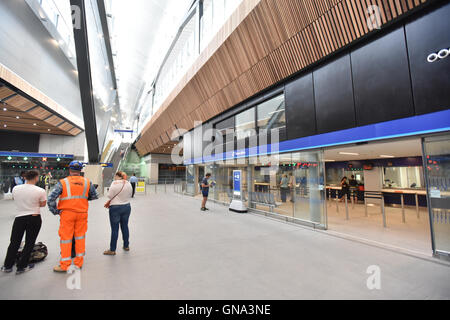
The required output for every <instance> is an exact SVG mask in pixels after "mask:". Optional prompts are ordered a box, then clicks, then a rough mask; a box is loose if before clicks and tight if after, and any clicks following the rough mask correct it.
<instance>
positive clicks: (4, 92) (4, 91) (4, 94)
mask: <svg viewBox="0 0 450 320" xmlns="http://www.w3.org/2000/svg"><path fill="white" fill-rule="evenodd" d="M14 94H15V93H14V91H12V90H10V89H9V88H7V87H0V100H2V99H5V98H8V97H10V96H12V95H14Z"/></svg>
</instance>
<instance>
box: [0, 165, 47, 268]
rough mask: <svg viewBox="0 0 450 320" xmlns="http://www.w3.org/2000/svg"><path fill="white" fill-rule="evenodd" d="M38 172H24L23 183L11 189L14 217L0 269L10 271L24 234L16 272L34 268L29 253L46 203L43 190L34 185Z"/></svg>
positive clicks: (37, 178) (37, 233)
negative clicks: (23, 243) (30, 262)
mask: <svg viewBox="0 0 450 320" xmlns="http://www.w3.org/2000/svg"><path fill="white" fill-rule="evenodd" d="M38 180H39V173H38V172H36V171H29V172H27V173H26V174H25V181H26V183H25V184H22V185H18V186H16V187H15V188H14V190H13V198H14V202H15V204H16V207H17V211H18V212H17V213H18V215H17V216H16V219H15V220H14V224H13V228H12V232H11V243H10V245H9V248H8V252H7V254H6V259H5V263H4V265H3V267H2V268H1V271H2V272H4V273H11V272H12V271H13V266H14V263H15V260H16V256H17V252H18V250H19V248H20V244H21V243H22V238H23V235H24V234H26V236H25V247H24V248H23V251H22V256H21V259H20V261H19V262H18V263H17V272H16V274H21V273H24V272H26V271H29V270H32V269H33V268H34V265H33V264H29V261H30V255H31V252H32V251H33V248H34V245H35V243H36V239H37V236H38V235H39V231H40V230H41V225H42V219H41V213H40V209H41V208H42V207H45V206H46V205H47V196H46V193H45V190H43V189H41V188H39V187H37V186H36V183H37V182H38Z"/></svg>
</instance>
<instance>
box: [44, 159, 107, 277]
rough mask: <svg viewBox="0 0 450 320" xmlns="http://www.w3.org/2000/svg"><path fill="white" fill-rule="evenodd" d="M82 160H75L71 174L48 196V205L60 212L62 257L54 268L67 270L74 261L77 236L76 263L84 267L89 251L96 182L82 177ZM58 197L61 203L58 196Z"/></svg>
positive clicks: (71, 166) (71, 164)
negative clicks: (87, 240) (91, 214)
mask: <svg viewBox="0 0 450 320" xmlns="http://www.w3.org/2000/svg"><path fill="white" fill-rule="evenodd" d="M82 169H83V164H82V163H80V162H78V161H73V162H71V163H70V165H69V174H70V176H69V177H67V178H66V179H63V180H61V181H59V182H58V184H57V185H56V187H55V189H54V190H53V191H52V193H51V194H50V196H49V198H48V207H49V209H50V211H51V212H52V213H53V214H54V215H59V216H60V228H59V236H60V238H61V261H60V264H59V265H58V266H56V267H55V268H54V269H53V271H55V272H67V270H68V269H69V267H70V266H71V264H72V257H71V251H72V239H73V238H74V237H75V252H76V257H75V259H74V261H73V262H74V264H75V267H76V268H79V269H81V268H82V267H83V263H84V257H85V255H86V248H85V247H86V232H87V228H88V211H89V201H91V200H96V199H98V193H97V190H96V189H95V187H94V185H93V184H92V183H91V182H90V181H89V180H88V179H87V178H85V177H82V175H81V170H82ZM58 198H59V201H58V204H56V200H57V199H58Z"/></svg>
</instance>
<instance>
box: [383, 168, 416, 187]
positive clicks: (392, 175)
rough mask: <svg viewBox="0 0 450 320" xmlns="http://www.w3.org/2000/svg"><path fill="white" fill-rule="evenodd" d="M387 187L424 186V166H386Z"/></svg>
mask: <svg viewBox="0 0 450 320" xmlns="http://www.w3.org/2000/svg"><path fill="white" fill-rule="evenodd" d="M383 172H384V178H383V182H384V187H385V188H423V187H424V184H423V168H422V167H389V168H384V170H383Z"/></svg>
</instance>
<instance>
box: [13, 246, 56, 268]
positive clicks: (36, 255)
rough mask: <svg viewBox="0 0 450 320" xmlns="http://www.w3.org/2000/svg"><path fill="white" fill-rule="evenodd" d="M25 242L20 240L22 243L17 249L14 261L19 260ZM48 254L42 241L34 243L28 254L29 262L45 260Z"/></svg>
mask: <svg viewBox="0 0 450 320" xmlns="http://www.w3.org/2000/svg"><path fill="white" fill-rule="evenodd" d="M24 245H25V243H24V242H22V245H21V246H20V248H19V251H18V252H17V256H16V263H17V262H19V260H20V258H21V257H22V251H23V247H24ZM47 256H48V249H47V246H46V245H45V244H43V243H42V242H39V243H36V244H35V245H34V248H33V251H31V255H30V261H29V263H39V262H42V261H44V260H45V258H47Z"/></svg>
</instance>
